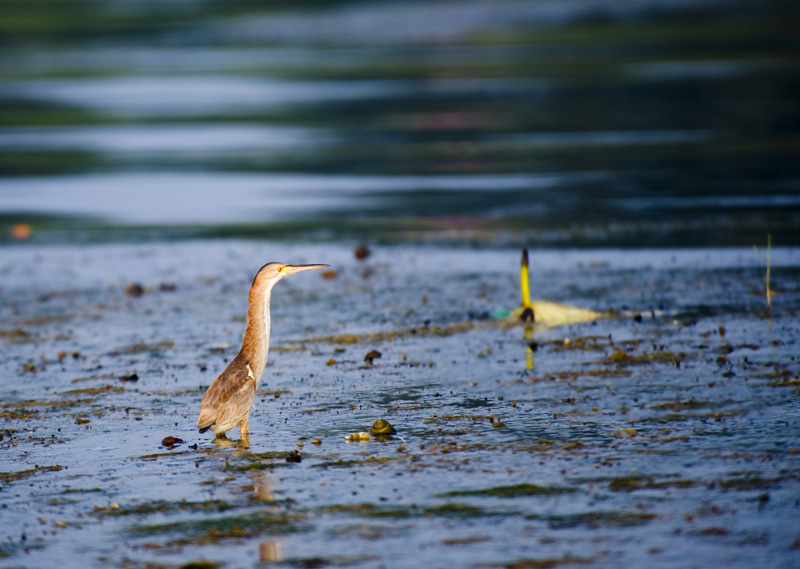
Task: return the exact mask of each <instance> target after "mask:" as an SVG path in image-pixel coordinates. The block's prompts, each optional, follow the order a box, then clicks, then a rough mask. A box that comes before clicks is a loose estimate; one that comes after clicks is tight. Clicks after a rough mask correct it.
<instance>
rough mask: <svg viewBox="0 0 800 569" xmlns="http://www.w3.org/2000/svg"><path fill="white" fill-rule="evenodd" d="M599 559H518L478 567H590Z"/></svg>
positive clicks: (527, 568)
mask: <svg viewBox="0 0 800 569" xmlns="http://www.w3.org/2000/svg"><path fill="white" fill-rule="evenodd" d="M596 562H597V557H577V556H575V555H565V556H564V557H558V558H553V559H518V560H516V561H510V562H508V563H485V564H481V565H478V566H477V567H482V568H487V569H489V568H494V567H498V568H502V569H554V568H555V567H561V566H562V565H588V564H591V563H596Z"/></svg>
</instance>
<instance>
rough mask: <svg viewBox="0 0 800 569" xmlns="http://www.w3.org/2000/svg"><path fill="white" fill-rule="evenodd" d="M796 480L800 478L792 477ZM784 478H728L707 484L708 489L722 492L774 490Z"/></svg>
mask: <svg viewBox="0 0 800 569" xmlns="http://www.w3.org/2000/svg"><path fill="white" fill-rule="evenodd" d="M792 479H793V480H798V479H800V477H794V478H792ZM785 480H787V479H784V478H761V477H759V476H754V477H751V478H729V479H727V480H715V481H713V482H711V484H709V486H710V487H712V488H714V487H719V488H720V489H722V490H761V489H765V488H774V487H776V486H778V485H779V484H781V483H782V482H784V481H785Z"/></svg>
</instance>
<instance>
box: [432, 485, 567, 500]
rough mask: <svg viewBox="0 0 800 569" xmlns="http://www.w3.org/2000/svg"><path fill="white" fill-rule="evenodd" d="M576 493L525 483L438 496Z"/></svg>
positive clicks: (505, 496) (500, 496) (506, 496)
mask: <svg viewBox="0 0 800 569" xmlns="http://www.w3.org/2000/svg"><path fill="white" fill-rule="evenodd" d="M577 491H578V490H577V488H570V487H568V486H564V487H562V486H538V485H536V484H528V483H525V484H515V485H512V486H495V487H493V488H485V489H477V490H451V491H450V492H445V493H444V494H439V497H442V498H455V497H459V496H491V497H494V498H520V497H522V496H558V495H561V494H572V493H574V492H577Z"/></svg>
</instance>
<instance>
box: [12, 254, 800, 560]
mask: <svg viewBox="0 0 800 569" xmlns="http://www.w3.org/2000/svg"><path fill="white" fill-rule="evenodd" d="M519 253H520V251H519V250H518V249H499V250H472V249H463V248H458V249H456V248H447V247H441V246H437V247H433V246H431V247H414V248H409V247H403V246H394V247H390V246H387V247H374V248H373V249H372V254H371V255H370V256H369V257H368V258H366V259H364V260H357V259H356V258H355V257H354V255H353V247H352V246H350V245H347V244H328V245H320V244H308V245H287V244H284V243H280V244H276V243H270V242H254V241H185V242H179V243H171V244H170V243H148V244H116V245H87V246H81V247H78V246H75V245H64V246H58V245H22V246H20V245H18V246H6V247H4V248H3V249H2V250H0V273H1V274H2V281H1V283H2V284H0V299H2V302H0V322H2V324H1V325H0V345H2V350H0V374H2V381H0V449H1V450H0V508H1V509H0V516H2V520H3V524H2V529H1V530H0V564H2V565H3V566H7V567H52V563H53V560H54V559H58V560H60V565H62V566H64V567H78V566H80V567H122V568H128V567H130V568H137V567H258V566H269V567H350V566H352V567H390V566H391V567H419V566H421V565H424V566H428V567H453V566H458V567H471V568H493V567H500V568H503V567H507V568H539V567H561V566H564V567H572V566H587V567H619V566H631V567H633V566H643V565H645V564H648V565H654V566H658V567H700V566H709V565H712V566H717V565H719V564H725V565H726V566H731V567H753V566H768V567H787V568H788V567H793V566H796V564H797V562H798V559H799V558H800V535H798V531H797V528H798V527H800V524H798V522H799V521H800V504H799V503H798V496H799V495H800V444H799V443H798V441H800V438H799V436H800V419H799V418H798V417H799V416H798V405H799V401H800V399H798V389H799V388H800V377H799V376H798V371H800V362H798V361H797V354H798V347H797V346H798V341H799V340H800V328H798V319H797V311H798V308H800V291H799V290H798V284H797V283H798V282H800V279H798V277H800V252H798V250H797V249H785V248H784V249H774V250H773V251H772V274H771V278H772V280H771V287H772V289H773V290H774V291H775V295H774V297H773V298H772V309H771V310H768V309H767V304H766V297H765V294H764V262H763V259H762V258H760V257H759V256H758V255H757V254H756V253H755V252H754V251H753V250H752V249H744V248H742V249H720V250H712V249H695V250H677V249H676V250H658V251H641V250H635V249H633V250H625V251H619V250H591V251H579V250H576V251H570V252H565V251H550V250H544V251H532V254H531V265H532V266H531V269H532V272H531V275H532V287H533V291H532V296H533V297H534V298H544V299H547V300H552V301H558V302H565V303H568V304H572V305H575V306H580V307H585V308H595V309H598V310H603V311H605V310H607V309H613V310H614V311H616V312H617V313H622V312H624V311H634V312H638V313H639V317H637V318H631V317H628V318H603V319H599V320H596V321H594V322H586V323H580V324H573V325H568V326H559V327H551V328H546V327H543V326H541V325H533V326H528V327H526V326H524V325H522V324H519V323H514V322H511V321H508V320H507V319H505V314H506V313H507V312H508V311H509V310H512V309H514V308H516V307H517V306H518V305H519V302H520V298H519V295H520V293H519V283H518V266H519ZM270 260H283V261H287V262H295V263H303V262H324V263H329V264H331V265H332V270H333V271H335V272H329V273H325V274H322V273H320V274H312V273H308V274H302V275H297V276H294V277H292V278H290V279H287V280H286V281H284V282H282V283H280V284H279V285H278V286H277V287H276V289H275V291H274V294H273V303H272V307H273V318H272V322H273V324H272V325H273V334H272V350H271V352H270V356H269V363H268V365H267V370H266V372H265V376H264V380H263V382H262V385H261V388H260V390H259V393H258V395H257V397H256V402H255V407H254V409H253V411H252V413H251V421H250V425H251V436H250V442H251V446H250V447H249V448H243V447H242V446H241V445H239V444H238V431H232V432H231V433H229V435H230V440H229V441H227V442H226V443H224V444H220V443H219V442H216V443H215V442H212V440H211V437H209V436H207V435H199V434H198V433H197V432H196V431H195V429H194V423H195V421H196V417H197V411H198V408H199V403H200V399H201V397H202V394H203V391H204V389H205V388H206V387H207V386H208V384H209V383H210V382H211V381H212V380H213V378H214V377H215V376H216V375H217V374H218V373H219V372H220V371H221V370H222V369H224V367H225V365H226V362H227V361H229V360H230V359H231V358H232V357H233V356H234V355H235V353H236V351H237V350H238V347H239V342H240V340H241V333H242V331H243V327H244V322H243V317H244V314H245V310H246V305H245V303H246V297H247V290H248V287H249V284H250V281H251V279H252V276H253V274H254V272H255V271H256V270H257V269H258V267H260V266H261V264H263V263H264V262H267V261H270ZM379 418H383V419H385V420H387V421H389V422H390V423H391V424H392V425H393V426H394V428H395V429H396V433H395V434H394V435H392V436H391V437H390V438H388V439H382V438H378V439H376V438H375V437H370V439H369V440H367V441H364V442H347V441H346V440H345V437H346V436H347V435H350V434H353V433H358V432H362V431H368V430H369V428H370V427H371V426H372V425H373V422H374V421H375V420H377V419H379Z"/></svg>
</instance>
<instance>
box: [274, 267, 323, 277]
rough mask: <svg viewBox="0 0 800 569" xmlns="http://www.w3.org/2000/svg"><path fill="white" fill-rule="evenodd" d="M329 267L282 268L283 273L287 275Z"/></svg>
mask: <svg viewBox="0 0 800 569" xmlns="http://www.w3.org/2000/svg"><path fill="white" fill-rule="evenodd" d="M329 266H330V265H286V266H285V267H283V272H284V273H286V274H287V275H292V274H294V273H299V272H300V271H310V270H311V269H324V268H325V267H329Z"/></svg>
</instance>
